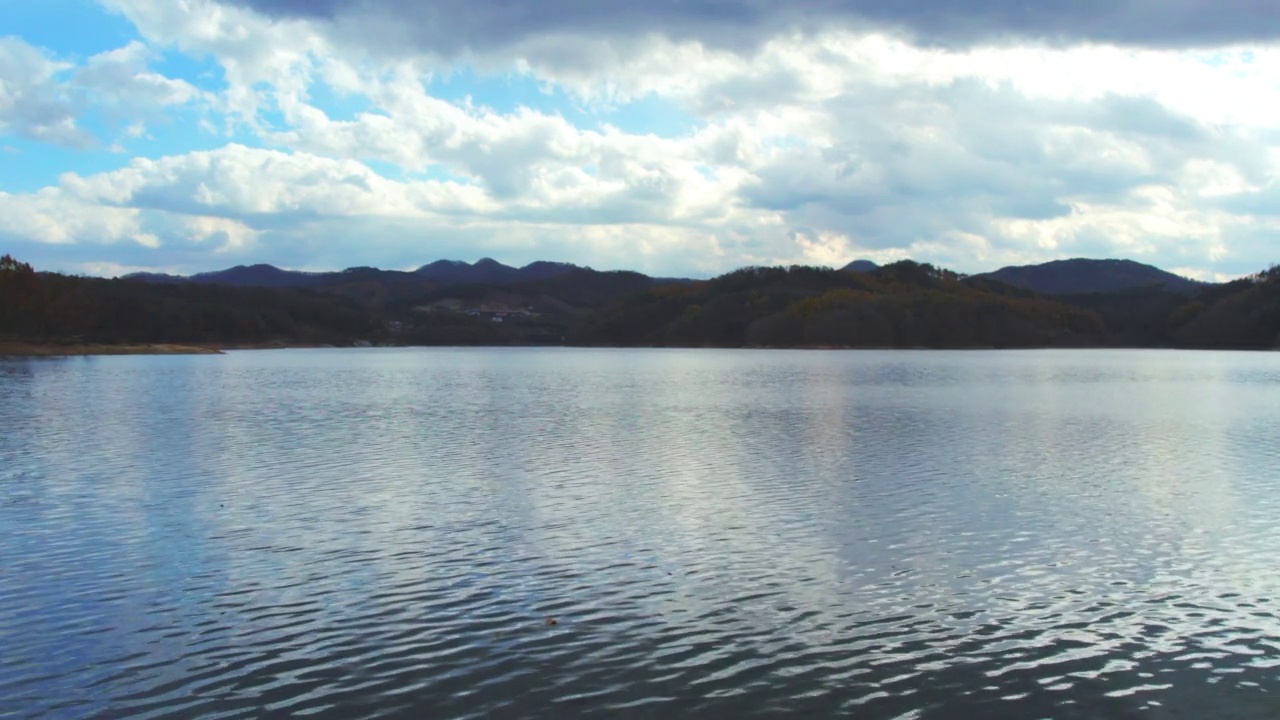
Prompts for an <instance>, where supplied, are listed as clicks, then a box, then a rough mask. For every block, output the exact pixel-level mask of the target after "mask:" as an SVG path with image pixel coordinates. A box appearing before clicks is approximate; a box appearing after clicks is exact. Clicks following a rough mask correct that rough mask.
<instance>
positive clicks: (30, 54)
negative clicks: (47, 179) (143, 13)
mask: <svg viewBox="0 0 1280 720" xmlns="http://www.w3.org/2000/svg"><path fill="white" fill-rule="evenodd" d="M151 59H153V56H152V53H151V52H150V51H149V50H148V49H147V48H146V47H145V46H144V45H142V44H141V43H138V42H132V43H129V44H128V45H126V46H124V47H122V48H119V49H117V50H112V51H108V52H104V53H100V54H98V55H94V56H92V57H90V58H89V59H88V60H87V61H86V62H85V63H84V64H83V65H81V66H78V67H77V66H76V65H75V64H73V63H69V62H63V61H59V60H55V59H52V58H51V57H49V56H48V55H47V54H46V53H44V52H43V51H41V50H40V49H38V48H36V47H34V46H32V45H30V44H28V43H27V42H25V41H24V40H22V39H21V38H17V37H3V38H0V133H3V134H10V135H16V136H18V137H23V138H27V139H30V140H39V141H43V142H50V143H54V144H58V145H65V146H69V147H74V148H80V149H85V148H90V147H92V146H94V145H96V144H97V142H98V139H97V138H95V137H94V135H93V134H92V133H90V132H89V131H87V130H86V129H85V128H84V127H82V126H81V124H80V122H79V120H80V118H81V117H82V116H83V115H84V114H85V113H86V112H89V111H106V112H109V113H112V114H113V115H114V116H115V117H116V118H117V119H118V120H122V121H123V120H132V121H134V122H135V123H136V122H137V120H138V118H141V117H148V116H150V115H151V114H153V113H154V112H155V111H157V110H159V109H162V108H165V107H169V106H174V105H183V104H186V103H189V102H193V101H195V100H199V99H203V98H204V94H203V93H201V92H200V91H199V90H197V89H196V88H195V87H193V86H192V85H191V84H190V83H188V82H186V81H184V80H175V79H171V78H167V77H165V76H163V75H160V74H158V73H155V72H152V71H150V70H149V69H148V62H149V61H150V60H151ZM128 132H129V130H128V129H126V134H128Z"/></svg>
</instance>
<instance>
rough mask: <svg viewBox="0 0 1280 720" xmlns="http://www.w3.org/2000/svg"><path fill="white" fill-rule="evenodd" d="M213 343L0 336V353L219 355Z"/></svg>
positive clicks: (30, 355) (17, 355) (44, 355)
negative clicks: (38, 339) (35, 339)
mask: <svg viewBox="0 0 1280 720" xmlns="http://www.w3.org/2000/svg"><path fill="white" fill-rule="evenodd" d="M221 354H222V350H221V349H219V348H217V347H214V346H205V345H182V344H178V343H118V344H117V343H86V342H74V343H73V342H67V343H58V342H27V341H25V340H0V357H12V358H17V357H50V358H52V357H78V356H86V357H87V356H90V355H221Z"/></svg>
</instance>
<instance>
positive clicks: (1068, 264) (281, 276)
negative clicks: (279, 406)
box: [125, 258, 1206, 295]
mask: <svg viewBox="0 0 1280 720" xmlns="http://www.w3.org/2000/svg"><path fill="white" fill-rule="evenodd" d="M879 267H880V266H879V265H877V264H876V263H875V262H872V261H871V260H854V261H853V262H850V263H849V264H847V265H845V266H844V267H842V268H840V269H841V270H845V271H849V272H859V273H865V272H872V271H874V270H876V269H878V268H879ZM584 270H585V271H590V270H591V268H584V267H581V266H578V265H573V264H570V263H563V262H548V261H543V260H540V261H537V262H532V263H529V264H528V265H525V266H524V267H513V266H510V265H504V264H502V263H500V262H498V261H497V260H494V259H492V258H484V259H481V260H478V261H476V262H475V263H467V262H464V261H461V260H437V261H435V262H432V263H429V264H427V265H423V266H422V267H419V268H418V269H416V270H411V271H402V270H380V269H378V268H372V267H353V268H348V269H346V270H342V271H337V272H301V271H296V270H282V269H280V268H278V267H275V266H273V265H237V266H235V267H232V268H228V269H226V270H219V271H216V272H205V273H198V274H196V275H191V276H189V277H184V276H181V275H165V274H159V273H134V274H131V275H126V276H125V279H129V280H141V281H144V282H151V283H204V284H219V285H233V286H238V287H277V288H278V287H303V288H307V287H309V288H321V287H332V286H335V285H343V284H347V283H350V282H353V281H356V280H380V281H399V282H406V281H408V282H412V281H415V280H416V281H427V282H430V283H433V284H436V285H464V284H482V285H512V284H517V283H522V282H529V281H537V280H549V279H552V278H556V277H561V276H564V275H568V274H570V273H573V272H575V271H584ZM973 277H978V278H988V279H991V280H997V281H999V282H1002V283H1005V284H1006V285H1012V286H1014V287H1018V288H1022V289H1024V290H1031V291H1033V292H1037V293H1040V294H1042V295H1083V294H1089V293H1113V292H1122V291H1125V290H1132V289H1139V288H1160V289H1163V290H1168V291H1170V292H1175V293H1180V294H1187V293H1192V292H1195V291H1197V290H1199V289H1201V288H1203V287H1205V286H1206V284H1205V283H1201V282H1198V281H1195V280H1191V279H1188V278H1185V277H1182V276H1180V275H1175V274H1173V273H1171V272H1168V271H1166V270H1161V269H1160V268H1157V267H1154V266H1152V265H1144V264H1142V263H1139V262H1135V261H1133V260H1093V259H1087V258H1075V259H1071V260H1054V261H1051V262H1047V263H1042V264H1040V265H1024V266H1016V267H1013V266H1011V267H1003V268H1000V269H999V270H994V271H992V272H987V273H980V274H977V275H974V276H973ZM659 280H665V281H680V279H675V278H662V279H659ZM685 281H686V282H688V281H687V280H685Z"/></svg>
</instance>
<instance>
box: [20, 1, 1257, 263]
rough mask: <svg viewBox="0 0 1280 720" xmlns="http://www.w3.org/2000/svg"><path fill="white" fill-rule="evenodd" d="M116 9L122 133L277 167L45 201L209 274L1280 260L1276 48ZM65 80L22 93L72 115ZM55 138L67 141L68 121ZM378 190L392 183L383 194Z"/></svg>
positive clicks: (97, 72) (229, 169) (151, 174)
mask: <svg viewBox="0 0 1280 720" xmlns="http://www.w3.org/2000/svg"><path fill="white" fill-rule="evenodd" d="M109 4H110V5H111V6H113V7H115V8H117V9H119V10H120V11H121V12H123V13H125V15H126V16H127V17H128V18H129V19H130V20H131V21H133V22H134V23H135V24H136V25H137V27H138V29H139V31H140V32H141V33H142V35H143V37H144V40H145V42H146V45H143V44H140V43H134V44H131V45H128V46H126V47H124V48H121V49H119V50H116V51H112V52H111V53H105V54H103V55H100V56H95V57H94V58H92V59H90V61H89V62H88V63H87V64H86V65H85V66H84V67H83V68H81V69H80V70H78V71H76V72H75V74H74V78H75V79H76V82H77V83H78V85H79V86H80V87H82V88H84V89H86V90H87V91H88V90H92V91H93V92H95V93H97V92H102V93H104V95H103V98H104V99H102V100H101V101H100V104H106V105H109V104H110V103H111V102H116V103H118V105H117V107H121V108H123V107H125V106H133V105H149V106H150V107H163V106H166V105H173V104H185V103H191V102H200V103H204V104H206V105H209V106H216V107H218V108H220V109H221V110H222V111H223V112H224V113H225V114H226V116H225V117H224V118H222V119H223V120H226V121H228V122H229V124H230V125H232V126H236V125H238V124H243V127H245V128H249V129H250V130H251V131H252V132H253V133H256V136H257V140H258V141H260V142H262V143H265V144H267V145H269V146H272V147H274V148H276V149H275V150H263V149H257V148H250V147H246V146H243V145H229V146H227V147H224V148H221V149H219V150H215V151H211V152H200V153H188V154H181V155H175V156H172V157H165V158H159V159H147V158H137V159H134V160H133V161H131V162H130V163H129V164H128V165H127V166H126V167H124V168H122V169H120V170H118V171H116V172H112V173H104V174H100V175H91V176H85V177H81V176H76V175H69V176H67V177H65V178H64V179H63V181H62V183H61V185H60V186H59V187H58V188H55V189H53V190H52V191H51V192H56V193H58V194H60V196H63V197H65V198H71V199H74V200H75V202H78V203H83V204H85V205H86V206H93V205H98V204H100V205H105V206H108V207H112V208H115V209H118V210H121V211H124V210H136V211H139V212H142V213H143V214H144V216H145V218H147V219H148V222H150V225H147V228H152V227H154V228H158V229H159V230H160V231H158V232H155V233H153V234H155V236H156V238H158V242H159V245H160V249H161V250H163V249H164V248H166V247H168V243H169V242H170V241H169V238H168V236H166V235H165V234H164V232H173V233H175V234H176V235H175V237H176V238H178V240H176V242H178V243H179V244H180V245H184V246H185V245H190V244H191V242H192V241H190V239H189V238H187V239H184V238H185V237H186V236H184V235H182V231H181V228H178V227H177V226H176V225H165V224H163V223H159V221H157V220H154V219H150V218H152V216H153V215H155V216H156V217H160V216H161V215H163V216H165V217H172V218H187V217H191V218H203V219H205V220H201V221H200V222H212V220H208V219H219V220H221V221H225V222H228V223H233V224H234V225H233V226H228V227H231V228H232V229H231V230H228V229H226V228H224V229H223V230H220V231H213V230H210V231H209V232H205V233H204V236H205V237H211V236H212V235H215V234H218V233H219V232H220V233H222V234H221V235H219V237H221V238H223V239H222V240H221V241H219V242H217V243H209V245H208V246H209V247H214V246H216V247H219V248H222V249H223V251H224V252H225V253H236V252H248V249H250V248H254V249H256V250H255V251H261V252H272V253H277V254H276V255H273V256H272V257H277V258H285V259H286V260H287V261H288V263H289V264H292V265H293V266H298V265H301V264H303V263H315V262H319V261H320V260H319V259H320V258H333V260H332V262H333V263H334V264H336V265H353V264H365V263H370V264H376V263H375V259H376V258H388V259H390V260H394V263H396V264H404V263H413V262H425V261H428V260H431V259H435V255H434V252H436V251H437V249H438V251H440V252H444V251H449V252H453V253H455V254H456V255H461V254H462V253H460V252H459V250H458V249H459V248H465V247H467V245H466V243H473V244H474V245H475V246H476V247H477V248H484V251H483V252H480V251H477V253H472V254H471V256H472V257H474V256H475V255H476V254H495V251H496V250H499V249H504V248H505V249H506V250H507V251H509V252H511V253H514V254H516V255H519V256H521V257H525V258H527V259H533V258H535V257H543V258H546V259H565V260H575V261H588V260H589V261H591V262H596V263H599V264H602V265H605V266H608V267H628V266H644V267H648V268H652V269H654V270H655V271H658V272H664V273H673V272H676V271H678V270H683V271H690V270H694V269H697V270H705V271H707V272H715V271H722V270H727V269H730V268H732V267H734V266H738V265H744V264H752V263H768V262H822V263H828V264H842V263H843V262H844V261H847V260H848V259H851V258H852V257H853V256H868V257H872V258H873V259H878V260H883V259H892V258H895V257H902V256H906V255H912V256H915V257H917V258H918V259H921V260H926V261H930V262H937V263H941V264H948V265H952V266H954V267H956V268H957V269H960V270H965V271H977V270H982V269H989V268H992V267H995V266H998V265H1001V264H1005V263H1014V262H1018V263H1023V262H1037V261H1042V260H1047V259H1051V258H1054V257H1063V256H1073V255H1094V256H1125V255H1128V256H1133V257H1134V258H1135V259H1139V260H1144V261H1148V262H1155V263H1157V264H1166V265H1170V266H1177V267H1181V268H1186V269H1188V271H1189V272H1190V271H1194V272H1196V273H1198V274H1201V275H1206V274H1213V273H1232V272H1240V271H1244V270H1247V269H1250V268H1252V269H1256V268H1257V267H1262V266H1265V265H1266V264H1268V263H1269V262H1270V260H1271V258H1269V257H1267V254H1268V253H1269V252H1272V250H1270V248H1269V247H1268V246H1266V244H1265V243H1263V242H1262V240H1261V239H1260V238H1263V237H1265V234H1266V233H1267V232H1269V231H1270V228H1271V227H1272V221H1271V220H1270V219H1269V218H1268V217H1267V216H1266V215H1265V213H1264V212H1263V211H1262V210H1261V209H1259V208H1260V207H1262V206H1265V204H1266V203H1268V202H1269V201H1270V198H1271V196H1272V194H1274V192H1275V191H1274V187H1275V181H1276V171H1277V167H1278V166H1277V158H1278V151H1277V145H1280V143H1278V141H1277V138H1280V135H1277V133H1276V131H1277V129H1280V127H1278V126H1280V112H1277V111H1280V49H1277V48H1276V47H1273V46H1262V47H1257V48H1252V49H1249V50H1244V49H1241V48H1233V47H1224V48H1218V49H1212V48H1210V49H1198V50H1176V49H1165V50H1161V49H1141V48H1132V47H1129V48H1119V47H1111V46H1106V45H1099V44H1076V45H1067V46H1048V45H1044V44H1036V43H1030V44H1023V45H1021V46H1015V45H1010V44H1005V45H1000V46H992V45H981V44H969V45H964V46H950V47H942V46H925V45H916V44H912V43H911V42H909V41H908V40H906V39H904V38H903V37H901V36H895V35H893V34H890V33H885V32H879V31H867V30H865V29H857V28H850V27H841V26H838V25H836V26H832V27H831V28H828V29H825V30H821V31H810V32H804V31H802V29H797V28H799V27H800V26H793V25H786V26H785V27H782V29H780V30H779V31H778V32H777V33H776V34H774V35H773V36H771V37H767V36H761V37H760V38H757V40H758V41H753V42H750V43H732V42H725V43H717V42H712V41H710V40H707V39H706V38H703V37H701V36H700V35H699V34H697V33H693V34H683V35H682V34H680V33H666V34H661V35H658V34H652V35H646V34H639V33H623V34H622V38H623V41H622V42H621V44H620V45H618V46H616V47H615V46H611V44H610V41H608V40H607V39H605V38H604V37H603V36H589V37H580V36H573V42H569V41H568V40H567V39H566V38H567V37H568V36H565V35H564V34H563V33H562V32H560V31H557V30H555V29H554V28H553V29H548V30H546V31H545V32H520V33H517V34H516V35H513V36H512V37H511V38H509V41H506V42H494V43H482V44H475V45H471V46H467V47H466V48H464V49H462V50H459V51H458V52H457V53H454V54H451V53H446V52H441V51H439V50H438V48H437V49H436V50H433V49H431V48H424V46H423V45H422V44H421V43H415V42H408V41H406V42H404V43H401V44H397V43H395V42H390V41H389V42H387V43H386V46H385V47H383V46H375V45H373V44H371V43H363V44H362V41H361V38H362V37H364V35H362V32H364V31H366V30H368V27H365V28H363V30H362V29H361V28H359V27H355V26H354V25H352V24H351V23H356V22H357V21H359V20H360V18H355V17H354V16H353V18H354V19H352V18H349V20H350V22H348V23H347V24H342V23H338V24H334V23H329V22H326V21H324V20H323V19H320V18H316V17H311V16H309V15H308V13H306V12H303V13H298V14H283V15H280V16H277V17H272V18H268V17H266V16H264V15H261V14H258V13H257V12H254V11H253V10H250V9H247V8H246V7H243V6H240V5H230V4H223V3H218V2H213V1H212V0H184V2H180V3H175V2H168V1H165V0H109ZM365 19H366V20H367V19H368V18H365ZM344 22H345V21H344ZM370 22H372V21H370ZM407 32H416V31H415V30H414V29H412V28H409V29H408V30H407ZM402 39H403V38H402ZM148 48H176V49H178V50H180V51H183V52H187V53H190V54H192V55H197V56H206V55H207V56H210V57H212V58H214V59H215V60H216V62H218V63H219V65H220V66H221V68H222V70H223V77H224V78H225V82H226V86H225V87H224V88H222V89H221V90H220V91H219V92H218V94H217V98H216V99H210V98H208V97H207V96H204V95H202V94H201V93H200V91H198V90H196V89H195V88H193V87H192V86H190V85H189V84H186V83H184V82H182V81H178V80H171V79H168V78H164V77H162V76H160V75H158V74H156V73H153V72H151V71H149V70H148V69H147V63H148V61H149V58H150V57H152V55H151V54H152V53H153V52H155V50H151V49H148ZM37 60H40V61H42V62H44V63H46V65H44V66H41V65H39V63H38V62H36V63H35V64H34V65H32V64H31V63H32V62H34V61H31V60H30V58H29V57H28V58H27V62H28V65H31V66H32V67H36V68H37V69H39V68H40V67H43V68H44V70H45V75H44V77H46V78H54V79H55V80H56V77H57V74H58V73H64V74H65V73H66V72H68V70H69V68H67V67H65V66H58V65H56V63H53V61H50V60H48V59H46V58H43V56H40V55H39V54H38V53H37ZM460 60H461V61H464V62H467V63H469V64H470V65H471V66H472V67H473V68H476V69H477V70H478V71H479V72H495V73H517V74H523V75H524V76H525V77H526V78H527V79H531V80H533V81H535V82H538V83H543V84H546V85H548V86H552V87H554V88H556V89H559V90H565V91H568V92H569V93H570V94H571V95H572V96H573V97H575V98H576V99H577V100H578V101H579V102H581V103H583V105H584V107H585V108H586V109H587V110H589V111H590V110H593V109H604V108H610V109H617V108H621V109H623V110H625V109H626V107H627V104H628V103H630V102H633V101H635V100H640V99H646V100H649V101H654V102H657V103H661V104H662V107H667V108H671V111H672V112H674V113H679V114H682V115H685V116H688V117H689V118H690V119H691V122H690V123H689V124H690V127H691V129H690V130H689V131H687V132H685V133H683V134H679V135H676V136H670V137H659V136H657V135H652V134H643V133H637V132H626V131H623V130H620V129H618V128H615V127H610V126H604V127H592V128H585V127H578V126H575V124H574V123H573V122H571V121H570V120H569V119H568V117H567V113H565V114H561V113H560V112H558V111H557V110H556V109H555V107H554V105H552V104H548V105H546V106H542V107H540V108H518V109H516V110H513V111H510V112H499V111H496V110H493V109H490V108H486V107H482V106H479V105H476V104H473V103H471V102H460V101H450V100H446V99H443V98H441V97H436V96H433V94H432V93H431V91H430V87H431V83H430V80H431V77H432V76H433V74H435V73H440V72H445V71H447V70H448V69H449V68H451V67H453V66H454V65H453V64H454V63H455V62H458V61H460ZM3 67H4V65H3V61H2V59H0V72H3ZM2 76H3V75H0V77H2ZM35 76H39V73H35ZM55 80H50V81H48V82H46V83H45V84H44V85H41V84H39V83H37V84H36V85H35V86H33V87H34V88H35V89H34V90H27V91H26V92H28V93H29V94H31V93H34V95H35V96H41V97H43V95H41V93H45V95H47V97H48V98H51V101H50V102H51V104H50V105H49V106H50V107H53V108H58V107H61V106H59V105H58V104H57V102H56V101H58V99H59V96H58V90H57V87H56V82H55ZM49 82H53V83H54V86H51V87H52V90H49V89H48V88H46V85H48V83H49ZM321 83H323V84H324V85H326V86H327V88H325V89H326V91H327V92H329V93H333V94H338V95H350V96H354V97H355V98H357V99H359V100H360V102H361V104H362V105H363V106H365V107H366V108H367V109H366V110H365V111H363V112H359V113H357V114H355V115H354V116H349V117H347V118H345V119H339V118H336V117H331V116H330V114H328V113H327V112H326V111H325V110H324V109H323V108H322V107H321V105H322V103H319V102H317V101H315V100H314V99H313V96H318V95H319V93H318V92H317V90H318V89H319V87H318V86H319V84H321ZM41 88H45V89H41ZM107 93H114V94H111V95H110V97H112V98H114V100H108V99H106V98H107V95H106V94H107ZM0 97H3V95H0ZM3 107H4V106H3V104H2V101H0V108H3ZM53 115H54V116H58V114H57V113H53ZM3 117H4V115H3V111H2V110H0V118H3ZM59 117H65V118H70V121H71V122H72V127H74V113H71V114H66V113H64V115H63V116H59ZM133 122H135V123H136V122H138V119H134V120H133ZM206 124H207V127H208V128H213V127H214V125H213V123H212V121H206ZM32 127H34V126H32ZM145 128H146V126H145V125H142V124H135V125H129V126H127V127H126V128H125V130H124V134H125V136H127V137H139V136H142V135H144V134H145V132H146V129H145ZM382 163H385V164H389V165H390V166H392V167H393V168H394V171H392V172H388V173H386V174H385V175H380V174H379V173H377V172H374V171H373V170H372V169H370V165H373V166H375V167H381V166H382V165H381V164H382ZM428 178H431V179H428ZM144 224H146V223H144ZM232 230H235V231H236V232H239V233H240V234H239V235H237V234H236V232H232ZM140 231H145V232H151V230H150V229H145V230H140ZM201 232H204V230H201ZM237 238H238V239H237ZM415 238H416V239H415ZM411 255H412V257H410V256H411ZM206 269H207V268H206Z"/></svg>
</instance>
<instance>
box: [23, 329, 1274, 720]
mask: <svg viewBox="0 0 1280 720" xmlns="http://www.w3.org/2000/svg"><path fill="white" fill-rule="evenodd" d="M0 399H2V400H3V401H4V402H2V403H0V422H3V427H4V428H5V429H6V432H5V433H4V434H3V435H2V436H0V489H2V492H3V495H2V496H0V527H3V528H5V529H6V530H7V532H6V533H4V534H3V535H0V553H2V556H3V557H5V558H6V564H5V568H4V575H3V583H4V587H3V589H4V592H3V593H0V641H3V642H4V643H5V647H6V649H7V652H6V663H5V664H4V665H3V666H2V667H0V698H4V699H5V700H0V713H3V712H6V711H8V712H10V713H12V714H15V715H16V716H17V717H82V716H94V715H98V716H104V717H117V716H134V715H141V716H154V717H185V716H193V715H213V714H217V715H219V716H221V717H264V716H277V715H278V716H289V715H294V714H308V715H319V716H321V717H359V716H370V717H373V716H379V717H387V716H397V715H404V716H406V717H417V716H423V715H429V716H435V717H492V716H495V715H498V716H511V717H546V716H548V715H564V714H580V713H583V712H599V713H605V714H616V715H623V716H629V717H645V716H650V715H653V716H658V715H668V714H670V713H672V712H680V713H682V714H687V715H692V716H700V715H706V716H709V717H728V716H737V715H742V716H761V715H766V716H767V715H774V714H776V715H788V716H794V715H797V714H801V715H804V714H812V715H819V716H821V715H830V714H834V713H846V714H849V713H853V714H856V715H858V716H866V717H898V716H915V717H955V716H961V715H965V714H966V713H968V714H974V715H981V716H990V717H999V716H1008V717H1028V716H1036V717H1040V716H1043V717H1098V716H1119V715H1128V714H1131V713H1134V712H1137V711H1139V710H1141V711H1143V712H1144V713H1146V714H1149V715H1153V716H1155V717H1181V716H1185V717H1199V716H1204V715H1206V714H1207V715H1214V716H1221V715H1222V714H1224V712H1225V713H1227V714H1230V715H1231V716H1233V717H1250V716H1253V717H1270V716H1272V715H1273V714H1274V706H1273V705H1272V704H1271V703H1270V701H1269V700H1268V698H1269V693H1270V692H1272V691H1274V690H1275V689H1276V688H1277V687H1278V684H1277V678H1276V674H1275V672H1276V671H1275V669H1274V665H1275V660H1274V658H1275V656H1276V654H1275V650H1276V649H1277V648H1276V647H1275V640H1274V638H1276V637H1280V627H1277V619H1276V614H1275V611H1274V607H1273V599H1274V598H1276V597H1277V596H1280V580H1277V579H1275V576H1274V573H1271V572H1269V569H1270V567H1269V566H1270V564H1271V558H1272V557H1274V556H1275V554H1276V553H1277V551H1280V540H1278V539H1277V538H1276V537H1275V534H1274V533H1273V532H1271V528H1273V527H1274V524H1275V521H1276V519H1277V517H1280V507H1277V502H1280V500H1277V497H1280V496H1278V495H1277V493H1276V492H1275V491H1276V488H1275V482H1276V480H1275V478H1274V474H1273V473H1272V472H1271V468H1273V467H1275V465H1276V461H1277V459H1278V458H1277V455H1280V446H1277V445H1276V444H1275V443H1274V441H1273V438H1272V435H1273V434H1274V432H1273V430H1274V427H1275V421H1276V419H1277V413H1278V412H1280V410H1277V408H1278V407H1280V404H1277V402H1276V401H1277V400H1280V370H1278V369H1277V367H1276V366H1275V361H1274V359H1273V357H1272V356H1270V355H1262V354H1231V353H1199V354H1196V353H1138V352H1114V353H1111V352H1026V353H1018V352H1009V353H945V352H942V353H904V352H891V353H811V352H795V353H792V352H734V351H726V352H711V351H700V352H688V351H639V352H637V351H615V350H590V351H571V350H554V349H552V350H501V351H495V350H430V351H426V350H401V351H391V350H388V351H340V350H333V351H305V352H298V351H280V352H253V353H233V354H230V355H227V356H223V357H190V358H182V357H159V358H100V359H92V360H87V361H76V362H30V363H28V362H0ZM10 558H12V559H11V560H10ZM552 621H554V622H552Z"/></svg>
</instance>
